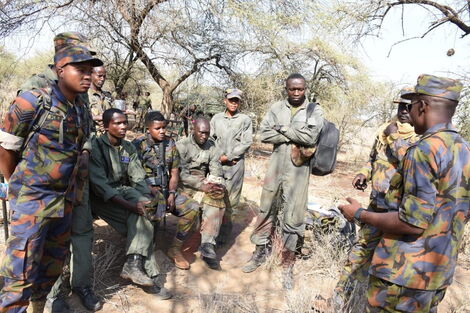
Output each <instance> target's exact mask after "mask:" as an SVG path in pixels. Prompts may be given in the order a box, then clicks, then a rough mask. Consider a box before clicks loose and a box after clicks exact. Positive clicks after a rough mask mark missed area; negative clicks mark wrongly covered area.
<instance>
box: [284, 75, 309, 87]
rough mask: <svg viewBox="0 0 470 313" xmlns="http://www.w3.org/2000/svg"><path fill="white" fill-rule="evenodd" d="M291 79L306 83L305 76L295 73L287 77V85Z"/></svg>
mask: <svg viewBox="0 0 470 313" xmlns="http://www.w3.org/2000/svg"><path fill="white" fill-rule="evenodd" d="M291 79H302V80H303V81H306V79H305V77H303V75H302V74H300V73H293V74H290V75H289V76H287V78H286V84H287V82H288V81H289V80H291Z"/></svg>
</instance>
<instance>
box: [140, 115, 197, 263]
mask: <svg viewBox="0 0 470 313" xmlns="http://www.w3.org/2000/svg"><path fill="white" fill-rule="evenodd" d="M166 125H167V122H166V120H165V117H164V116H163V115H162V114H161V113H160V112H158V111H152V112H149V113H147V114H146V116H145V128H146V129H147V134H146V135H143V136H141V137H139V138H136V139H135V140H134V141H133V143H134V145H135V146H136V148H137V152H138V154H139V158H140V160H141V162H142V166H143V167H144V170H145V173H146V179H145V180H146V182H147V184H148V185H149V188H150V189H151V191H152V193H153V194H154V195H156V194H159V196H160V197H159V198H160V199H162V201H163V205H165V206H166V207H167V210H168V211H170V212H171V213H172V214H173V215H175V216H178V217H179V219H178V224H177V226H176V235H175V238H174V239H173V242H172V244H171V246H170V249H169V250H168V256H169V257H170V258H171V259H172V260H173V261H174V262H175V265H176V267H178V268H180V269H183V270H187V269H189V262H188V261H187V260H186V259H185V258H184V256H183V254H182V253H181V247H182V245H183V242H184V240H185V239H186V238H187V237H188V234H189V232H190V230H191V228H192V227H193V225H194V224H195V223H196V222H197V219H198V217H199V203H197V202H196V201H194V200H192V199H190V198H188V197H186V196H185V195H183V194H180V193H177V187H178V182H179V166H180V156H179V153H178V150H177V149H176V144H175V141H174V140H173V139H171V138H167V137H166ZM163 149H164V150H165V151H164V153H162V151H163ZM162 158H165V161H164V162H162V161H160V160H161V159H162Z"/></svg>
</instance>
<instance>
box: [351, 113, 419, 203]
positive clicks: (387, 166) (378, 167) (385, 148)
mask: <svg viewBox="0 0 470 313" xmlns="http://www.w3.org/2000/svg"><path fill="white" fill-rule="evenodd" d="M389 124H390V122H387V123H385V124H383V125H382V126H381V127H379V131H378V133H377V135H376V138H375V141H374V144H373V146H372V150H371V152H370V157H369V161H368V162H367V164H366V165H365V166H364V167H363V168H362V169H361V170H360V171H359V172H358V173H356V175H358V174H363V175H364V176H366V178H367V180H368V181H371V183H372V184H371V185H372V186H371V187H372V191H371V193H370V204H369V205H370V206H371V207H373V208H374V209H379V210H386V209H387V204H386V203H385V194H386V193H387V191H388V187H389V185H390V179H391V178H392V176H393V175H394V174H395V172H396V171H397V168H398V165H399V164H400V161H401V160H402V159H403V157H404V155H405V153H406V150H407V149H408V147H409V146H410V145H411V144H413V143H415V142H416V141H417V140H418V138H419V137H418V135H416V134H415V133H414V131H413V132H412V133H408V134H406V136H404V135H402V134H401V133H400V132H396V133H393V134H390V135H389V136H386V135H385V134H384V133H383V131H384V130H385V128H386V127H387V126H388V125H389ZM385 137H386V138H385ZM382 138H383V139H382Z"/></svg>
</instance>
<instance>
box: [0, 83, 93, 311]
mask: <svg viewBox="0 0 470 313" xmlns="http://www.w3.org/2000/svg"><path fill="white" fill-rule="evenodd" d="M42 92H44V93H46V92H50V93H49V95H50V98H51V110H50V112H49V113H48V114H47V116H46V120H45V122H44V124H43V126H42V127H41V128H40V129H39V130H38V131H37V132H35V133H34V135H33V136H32V137H31V139H30V140H29V142H28V144H27V145H26V147H25V148H24V150H23V151H22V155H21V159H20V161H19V163H18V165H17V166H16V168H15V171H14V172H13V175H12V176H11V178H10V181H9V184H10V185H9V199H10V206H11V210H12V212H13V216H12V222H11V232H12V233H11V237H10V239H9V241H8V242H7V253H6V255H7V257H5V258H4V260H3V262H2V266H1V270H0V271H1V273H2V275H3V276H4V277H5V285H4V287H3V289H2V293H1V296H0V299H1V300H0V301H1V307H2V308H3V310H2V311H5V312H18V311H23V310H25V309H26V307H27V305H28V299H29V298H31V299H32V300H43V299H45V297H46V295H47V293H48V292H49V290H50V289H51V287H52V285H53V284H54V281H55V280H56V279H57V277H58V276H59V275H60V273H61V271H62V266H63V262H64V259H65V256H66V255H67V253H68V251H69V246H68V245H69V238H70V228H71V213H72V201H73V200H74V199H75V195H74V193H75V188H74V187H76V171H75V169H76V163H77V160H78V157H79V153H80V151H81V149H82V146H83V144H84V142H85V140H86V138H87V137H88V134H89V126H88V125H89V119H88V115H87V114H86V112H84V111H83V103H81V99H80V98H79V97H77V100H76V103H75V105H72V104H70V102H69V101H67V100H66V98H65V97H64V95H63V94H62V93H61V92H60V90H59V89H58V87H57V85H55V84H53V85H52V86H51V89H50V90H49V89H48V90H43V91H42ZM40 94H41V93H40V92H38V91H31V92H29V91H28V92H24V93H22V94H20V95H19V96H18V97H17V98H16V99H15V101H14V102H13V104H12V105H11V107H10V109H9V112H8V113H7V114H6V116H5V120H4V122H3V128H2V131H1V132H0V137H1V138H3V136H8V137H9V138H10V139H11V138H15V140H17V143H18V144H20V143H22V142H23V141H24V140H25V138H26V137H27V136H28V130H29V125H30V124H31V123H32V119H33V118H34V116H35V112H36V110H37V109H38V106H39V105H41V104H40V103H39V101H38V98H40ZM1 141H2V140H0V142H1ZM0 144H2V146H3V142H2V143H0ZM4 148H7V149H8V148H11V147H5V146H4ZM13 150H15V149H13ZM16 150H19V146H18V145H17V149H16Z"/></svg>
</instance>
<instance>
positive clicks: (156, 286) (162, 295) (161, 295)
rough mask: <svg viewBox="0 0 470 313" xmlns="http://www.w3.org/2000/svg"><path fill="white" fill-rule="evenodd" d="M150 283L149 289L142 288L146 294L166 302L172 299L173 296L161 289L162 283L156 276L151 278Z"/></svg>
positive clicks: (163, 288)
mask: <svg viewBox="0 0 470 313" xmlns="http://www.w3.org/2000/svg"><path fill="white" fill-rule="evenodd" d="M152 282H153V285H152V286H151V287H145V288H144V291H145V292H146V293H149V294H152V295H154V296H155V297H156V298H158V300H168V299H171V297H173V295H172V294H171V293H170V292H169V291H168V290H167V289H166V288H165V287H163V283H162V282H161V281H160V280H159V279H158V276H153V277H152Z"/></svg>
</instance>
